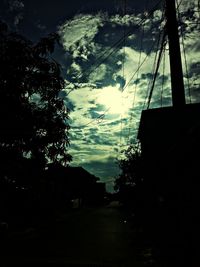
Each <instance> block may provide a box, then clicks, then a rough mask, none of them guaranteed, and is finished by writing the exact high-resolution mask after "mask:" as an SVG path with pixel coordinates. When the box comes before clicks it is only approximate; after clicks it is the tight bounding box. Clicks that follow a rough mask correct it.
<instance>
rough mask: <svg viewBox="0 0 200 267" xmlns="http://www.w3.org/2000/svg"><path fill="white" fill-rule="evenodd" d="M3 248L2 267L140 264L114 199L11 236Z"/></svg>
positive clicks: (131, 231)
mask: <svg viewBox="0 0 200 267" xmlns="http://www.w3.org/2000/svg"><path fill="white" fill-rule="evenodd" d="M7 249H8V252H9V250H10V254H8V257H7V262H6V264H5V265H4V266H96V267H97V266H107V267H110V266H118V267H126V266H131V267H134V266H135V267H140V266H144V265H143V263H142V262H139V260H138V258H137V249H136V248H135V246H134V231H133V229H132V227H131V225H130V224H129V222H127V221H126V216H125V215H124V213H123V212H122V211H121V209H120V208H119V206H118V204H117V203H116V202H112V203H111V204H110V205H108V206H106V207H98V208H83V209H80V210H74V211H71V212H69V213H67V214H65V215H63V216H62V218H60V219H59V220H57V222H56V223H54V224H53V225H52V224H50V225H48V224H47V225H45V226H44V227H43V228H42V229H40V231H34V229H32V232H31V230H30V232H29V234H27V235H24V237H22V236H16V237H12V238H11V239H10V244H9V246H8V247H7ZM147 254H148V253H147ZM9 255H10V256H9ZM145 266H146V265H145Z"/></svg>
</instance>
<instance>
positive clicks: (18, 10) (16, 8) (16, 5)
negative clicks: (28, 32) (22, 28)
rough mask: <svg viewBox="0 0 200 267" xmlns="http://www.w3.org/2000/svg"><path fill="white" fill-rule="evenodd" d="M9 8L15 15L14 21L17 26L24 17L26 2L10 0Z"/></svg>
mask: <svg viewBox="0 0 200 267" xmlns="http://www.w3.org/2000/svg"><path fill="white" fill-rule="evenodd" d="M8 8H9V12H10V13H11V14H12V16H13V23H14V25H15V27H17V26H18V25H19V24H20V22H21V21H22V20H23V18H24V13H23V9H24V2H23V1H21V0H10V1H9V2H8Z"/></svg>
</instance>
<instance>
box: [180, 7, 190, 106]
mask: <svg viewBox="0 0 200 267" xmlns="http://www.w3.org/2000/svg"><path fill="white" fill-rule="evenodd" d="M177 11H178V18H179V20H180V21H181V15H180V10H179V6H177ZM180 31H181V43H182V47H183V56H184V63H185V72H186V78H187V87H188V97H189V101H190V103H191V102H192V100H191V90H190V81H189V72H188V65H187V58H186V51H185V43H184V38H183V29H182V27H180Z"/></svg>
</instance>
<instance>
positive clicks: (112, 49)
mask: <svg viewBox="0 0 200 267" xmlns="http://www.w3.org/2000/svg"><path fill="white" fill-rule="evenodd" d="M161 2H162V0H160V1H158V2H157V4H155V6H154V7H153V8H152V9H151V10H150V11H149V12H148V13H147V14H145V16H144V17H143V18H142V19H141V20H140V21H139V22H138V23H137V24H136V25H134V28H135V29H137V28H139V27H140V26H141V25H142V24H143V23H144V22H145V20H146V19H148V18H150V17H151V16H152V15H153V13H154V11H155V10H156V9H157V7H158V6H159V5H160V3H161ZM132 32H133V30H132V29H131V30H129V31H128V32H127V33H126V34H125V36H122V37H121V38H120V39H119V40H118V41H117V42H115V43H114V44H113V45H112V46H111V47H110V48H109V49H107V50H106V51H105V52H103V53H102V54H101V55H100V56H99V57H98V58H97V59H96V60H95V61H97V65H96V66H95V65H94V66H92V67H91V68H90V69H89V70H88V69H87V70H86V71H85V73H84V71H83V72H82V74H81V75H77V76H76V77H75V78H74V79H79V78H81V77H82V76H83V75H87V76H89V75H90V74H91V73H92V72H93V71H95V70H96V69H97V68H98V67H99V66H100V65H101V64H103V63H104V62H105V61H106V60H107V59H108V58H109V57H110V56H111V55H112V54H113V53H114V52H115V51H116V50H118V48H119V47H120V45H121V43H122V42H123V41H124V38H128V36H129V35H130V34H132ZM100 60H101V61H100ZM98 61H100V62H98ZM74 89H75V88H74ZM74 89H71V90H70V92H69V93H71V91H73V90H74ZM69 93H68V94H69Z"/></svg>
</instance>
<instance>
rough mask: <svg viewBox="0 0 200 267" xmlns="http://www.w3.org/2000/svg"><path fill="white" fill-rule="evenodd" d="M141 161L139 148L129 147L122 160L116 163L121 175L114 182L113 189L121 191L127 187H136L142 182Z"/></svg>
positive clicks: (136, 146) (135, 146) (137, 146)
mask: <svg viewBox="0 0 200 267" xmlns="http://www.w3.org/2000/svg"><path fill="white" fill-rule="evenodd" d="M141 164H142V161H141V150H140V146H139V145H138V144H137V145H130V146H129V147H128V149H127V150H126V151H125V153H124V158H123V159H121V160H120V161H119V162H118V165H119V167H120V169H121V174H120V175H119V177H118V178H117V179H116V181H115V189H116V190H123V188H124V187H127V186H130V187H132V186H136V185H137V184H138V183H139V182H141V180H142V165H141Z"/></svg>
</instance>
